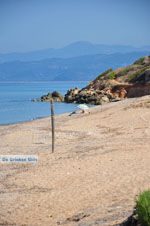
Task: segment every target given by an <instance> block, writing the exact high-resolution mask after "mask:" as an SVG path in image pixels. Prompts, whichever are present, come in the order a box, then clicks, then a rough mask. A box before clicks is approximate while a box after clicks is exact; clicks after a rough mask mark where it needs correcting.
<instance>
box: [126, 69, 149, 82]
mask: <svg viewBox="0 0 150 226" xmlns="http://www.w3.org/2000/svg"><path fill="white" fill-rule="evenodd" d="M147 68H148V67H143V68H142V69H141V70H138V71H136V72H134V73H133V74H130V75H129V77H128V78H127V79H126V82H132V80H133V79H136V78H137V77H138V76H139V75H141V73H143V72H144V71H145V70H146V69H147Z"/></svg>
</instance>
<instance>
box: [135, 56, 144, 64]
mask: <svg viewBox="0 0 150 226" xmlns="http://www.w3.org/2000/svg"><path fill="white" fill-rule="evenodd" d="M143 63H144V57H142V58H140V59H138V60H137V61H135V63H134V64H138V65H142V64H143Z"/></svg>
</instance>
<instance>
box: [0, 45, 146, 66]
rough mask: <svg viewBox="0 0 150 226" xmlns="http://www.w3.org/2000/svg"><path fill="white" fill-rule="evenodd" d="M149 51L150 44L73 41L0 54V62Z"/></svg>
mask: <svg viewBox="0 0 150 226" xmlns="http://www.w3.org/2000/svg"><path fill="white" fill-rule="evenodd" d="M143 51H150V46H143V47H140V48H136V47H133V46H129V45H128V46H124V45H103V44H92V43H90V42H84V41H82V42H75V43H72V44H70V45H68V46H65V47H64V48H60V49H53V48H50V49H45V50H38V51H32V52H26V53H8V54H0V63H4V62H8V61H37V60H38V61H39V60H43V59H47V58H71V57H78V56H84V55H95V54H114V53H131V52H143Z"/></svg>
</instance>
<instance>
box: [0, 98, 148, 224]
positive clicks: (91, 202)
mask: <svg viewBox="0 0 150 226" xmlns="http://www.w3.org/2000/svg"><path fill="white" fill-rule="evenodd" d="M68 115H69V113H68V114H63V115H58V116H56V117H55V136H56V139H55V152H54V153H51V119H50V118H43V119H37V120H33V121H30V122H25V123H21V124H13V125H6V126H0V155H36V156H38V162H37V163H0V225H17V226H19V225H22V226H23V225H24V226H25V225H29V226H30V225H31V226H32V225H34V226H38V225H42V226H55V225H66V226H71V225H76V226H91V225H108V226H111V225H115V224H117V223H118V224H119V223H120V222H122V221H123V220H125V219H126V218H127V217H128V216H129V215H130V214H131V213H132V211H133V207H134V205H135V199H136V197H137V195H138V194H139V192H140V191H143V190H145V189H149V188H150V96H144V97H142V98H133V99H125V100H123V101H121V102H115V103H110V104H106V105H103V106H96V107H93V108H91V114H75V115H72V116H68Z"/></svg>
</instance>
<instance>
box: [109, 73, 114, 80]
mask: <svg viewBox="0 0 150 226" xmlns="http://www.w3.org/2000/svg"><path fill="white" fill-rule="evenodd" d="M109 77H110V79H114V78H115V74H114V72H113V71H112V72H111V73H110V75H109Z"/></svg>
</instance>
